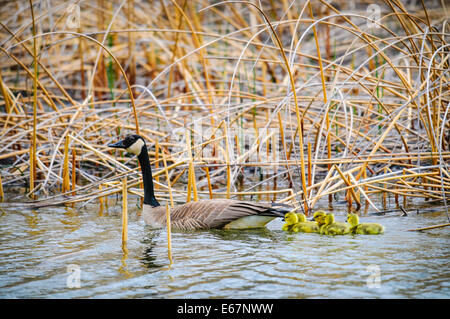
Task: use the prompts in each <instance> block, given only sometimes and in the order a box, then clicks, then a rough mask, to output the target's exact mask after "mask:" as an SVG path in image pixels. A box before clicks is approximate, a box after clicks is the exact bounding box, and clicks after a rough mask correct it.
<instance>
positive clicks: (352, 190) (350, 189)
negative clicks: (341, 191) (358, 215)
mask: <svg viewBox="0 0 450 319" xmlns="http://www.w3.org/2000/svg"><path fill="white" fill-rule="evenodd" d="M334 168H335V169H336V171H337V172H338V173H339V175H341V178H342V180H343V181H344V183H345V184H346V185H347V186H349V187H350V188H349V192H350V194H351V196H352V197H353V198H354V199H355V202H356V209H360V208H361V202H360V201H359V198H358V197H357V196H356V194H355V191H354V189H353V187H354V186H353V185H352V183H351V182H350V181H349V180H348V179H347V177H346V176H345V175H344V173H342V171H341V170H340V169H339V167H338V166H337V165H334Z"/></svg>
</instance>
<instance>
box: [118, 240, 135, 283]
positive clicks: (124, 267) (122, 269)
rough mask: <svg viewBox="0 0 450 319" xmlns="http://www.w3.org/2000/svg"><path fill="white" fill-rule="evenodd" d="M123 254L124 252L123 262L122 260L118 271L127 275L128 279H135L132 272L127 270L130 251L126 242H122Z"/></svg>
mask: <svg viewBox="0 0 450 319" xmlns="http://www.w3.org/2000/svg"><path fill="white" fill-rule="evenodd" d="M122 252H123V254H122V260H121V264H120V267H119V269H118V271H119V273H121V274H123V275H125V277H126V278H131V277H133V274H132V273H131V272H130V271H128V269H127V259H128V253H129V251H128V248H127V242H126V241H124V242H122Z"/></svg>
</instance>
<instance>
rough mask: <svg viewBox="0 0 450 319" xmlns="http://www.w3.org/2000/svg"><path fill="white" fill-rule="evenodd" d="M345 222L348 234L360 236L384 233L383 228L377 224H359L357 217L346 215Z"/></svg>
mask: <svg viewBox="0 0 450 319" xmlns="http://www.w3.org/2000/svg"><path fill="white" fill-rule="evenodd" d="M347 222H348V223H349V224H350V227H351V228H350V232H351V233H352V234H360V235H378V234H382V233H383V232H384V226H383V225H381V224H377V223H362V224H360V223H359V216H358V215H356V214H348V216H347Z"/></svg>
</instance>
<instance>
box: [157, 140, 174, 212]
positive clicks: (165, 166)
mask: <svg viewBox="0 0 450 319" xmlns="http://www.w3.org/2000/svg"><path fill="white" fill-rule="evenodd" d="M157 145H159V144H157ZM161 155H162V159H163V163H164V171H165V173H166V181H167V189H168V190H169V198H170V207H172V208H173V207H175V204H174V202H173V196H172V186H171V185H170V184H171V183H170V177H169V170H168V169H167V160H166V154H165V151H164V148H161Z"/></svg>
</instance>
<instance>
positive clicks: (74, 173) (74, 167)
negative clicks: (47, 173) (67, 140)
mask: <svg viewBox="0 0 450 319" xmlns="http://www.w3.org/2000/svg"><path fill="white" fill-rule="evenodd" d="M76 157H77V152H76V150H75V145H73V146H72V196H75V195H76V194H77V193H76V191H75V189H76V186H77V159H76Z"/></svg>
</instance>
